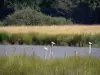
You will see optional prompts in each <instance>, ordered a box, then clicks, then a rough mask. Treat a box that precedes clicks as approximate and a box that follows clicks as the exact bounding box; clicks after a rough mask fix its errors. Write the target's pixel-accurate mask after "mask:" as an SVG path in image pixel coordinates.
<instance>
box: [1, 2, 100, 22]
mask: <svg viewBox="0 0 100 75" xmlns="http://www.w3.org/2000/svg"><path fill="white" fill-rule="evenodd" d="M27 7H29V8H31V9H34V10H35V11H37V12H41V13H43V14H45V15H47V16H48V15H49V16H51V17H63V18H65V19H70V20H71V21H72V22H73V23H74V24H100V14H99V12H100V0H0V20H1V21H3V20H5V19H6V17H7V16H8V15H10V14H13V13H15V12H18V11H20V10H24V9H26V8H27Z"/></svg>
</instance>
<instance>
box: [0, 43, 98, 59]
mask: <svg viewBox="0 0 100 75" xmlns="http://www.w3.org/2000/svg"><path fill="white" fill-rule="evenodd" d="M44 47H47V48H48V49H49V50H50V49H51V46H35V45H0V55H11V54H13V53H14V50H15V49H16V50H15V54H23V53H24V51H25V52H26V54H27V55H33V52H35V54H36V55H37V56H40V57H41V58H44V54H45V50H44ZM49 50H48V51H47V57H49ZM52 50H53V57H54V58H62V57H64V56H65V53H67V56H73V55H75V51H77V54H78V55H81V56H87V55H89V54H88V52H89V48H88V47H67V46H53V48H52ZM92 56H97V57H99V56H100V48H92Z"/></svg>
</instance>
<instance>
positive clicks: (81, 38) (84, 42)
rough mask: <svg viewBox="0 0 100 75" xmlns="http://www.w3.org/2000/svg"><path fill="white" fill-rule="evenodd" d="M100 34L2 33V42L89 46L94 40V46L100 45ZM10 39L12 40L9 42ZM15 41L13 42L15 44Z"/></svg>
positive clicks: (0, 39)
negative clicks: (52, 42)
mask: <svg viewBox="0 0 100 75" xmlns="http://www.w3.org/2000/svg"><path fill="white" fill-rule="evenodd" d="M99 38H100V34H93V35H92V34H57V35H50V34H40V33H17V34H10V33H4V32H1V33H0V43H1V44H5V42H6V43H10V44H11V41H13V42H14V43H15V44H18V43H19V42H22V44H27V45H32V44H33V45H50V44H51V41H54V42H55V43H56V45H63V46H65V45H66V46H80V47H82V46H88V42H89V41H90V42H92V43H93V45H92V46H94V47H100V39H99ZM9 40H11V41H10V42H9ZM14 43H13V44H14Z"/></svg>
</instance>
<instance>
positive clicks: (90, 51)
mask: <svg viewBox="0 0 100 75" xmlns="http://www.w3.org/2000/svg"><path fill="white" fill-rule="evenodd" d="M91 45H92V43H91V42H89V55H91V53H92V50H91Z"/></svg>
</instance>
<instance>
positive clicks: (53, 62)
mask: <svg viewBox="0 0 100 75" xmlns="http://www.w3.org/2000/svg"><path fill="white" fill-rule="evenodd" d="M0 74H1V75H15V74H16V75H99V74H100V59H99V58H95V57H79V56H77V57H74V56H73V57H67V58H61V59H60V58H59V59H46V60H44V59H41V58H39V57H33V56H18V55H14V56H9V57H8V56H2V57H0Z"/></svg>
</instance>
